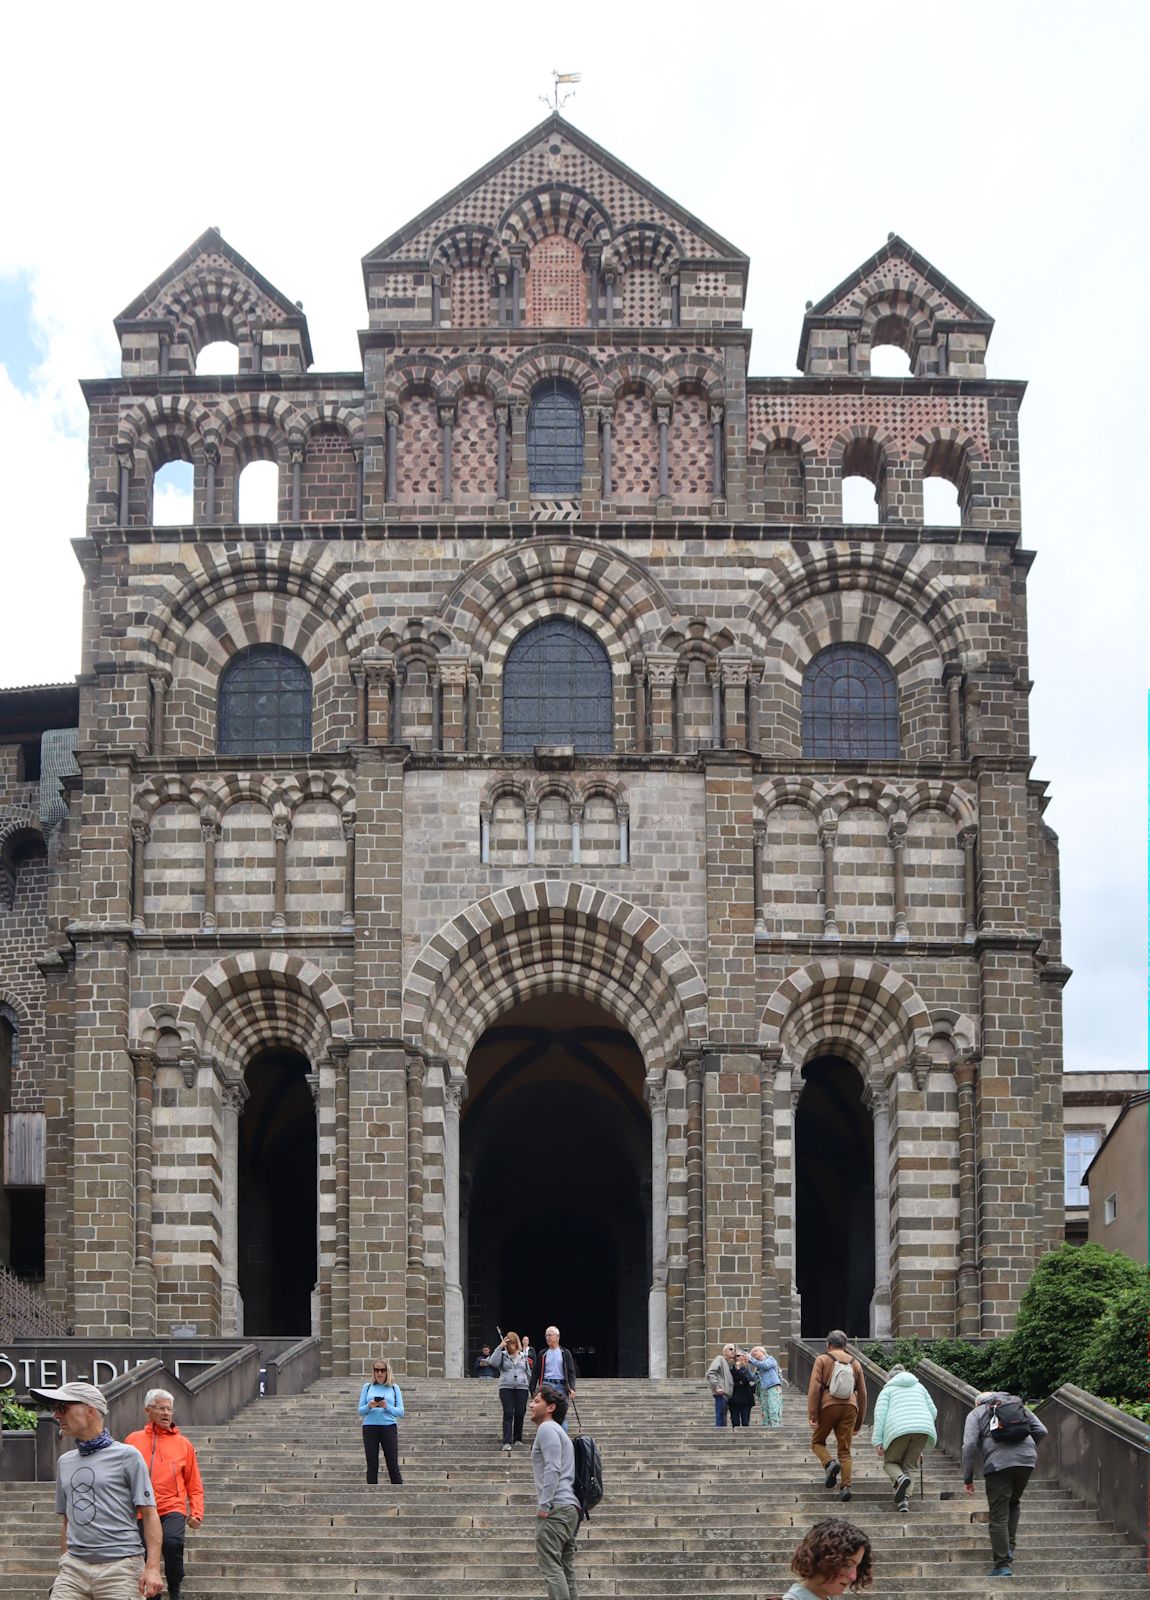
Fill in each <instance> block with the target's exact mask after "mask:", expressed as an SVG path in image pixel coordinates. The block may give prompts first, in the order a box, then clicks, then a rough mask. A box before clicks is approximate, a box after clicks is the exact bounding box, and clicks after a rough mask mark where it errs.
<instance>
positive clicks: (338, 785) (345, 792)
mask: <svg viewBox="0 0 1150 1600" xmlns="http://www.w3.org/2000/svg"><path fill="white" fill-rule="evenodd" d="M277 800H279V801H280V802H281V803H282V804H284V805H285V806H286V807H287V810H288V814H289V815H294V813H295V812H296V811H297V810H298V809H299V807H300V806H302V805H306V804H307V803H308V801H310V800H329V801H330V802H331V804H332V805H333V806H335V808H336V810H337V811H338V812H339V813H340V815H341V816H342V817H343V819H344V821H345V822H349V821H350V822H354V820H355V789H354V788H353V787H352V785H351V784H350V783H349V782H348V780H347V779H346V778H345V777H344V775H343V773H342V772H292V773H289V774H288V775H287V776H286V777H284V778H281V780H280V783H279V790H278V795H277Z"/></svg>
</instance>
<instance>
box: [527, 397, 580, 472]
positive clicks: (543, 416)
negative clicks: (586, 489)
mask: <svg viewBox="0 0 1150 1600" xmlns="http://www.w3.org/2000/svg"><path fill="white" fill-rule="evenodd" d="M527 476H528V478H529V480H530V483H531V495H532V498H533V499H537V500H538V499H548V500H554V499H570V498H571V496H572V495H578V494H579V493H580V492H581V490H582V487H583V406H582V402H581V401H580V399H579V395H578V393H577V392H576V390H575V389H574V388H573V387H572V385H571V384H569V383H564V382H563V380H562V379H561V378H551V379H549V380H548V381H547V382H546V383H541V384H540V385H539V387H538V388H537V389H536V390H535V393H534V394H533V395H532V397H531V410H530V413H529V414H528V418H527Z"/></svg>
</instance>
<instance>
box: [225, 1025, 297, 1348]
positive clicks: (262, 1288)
mask: <svg viewBox="0 0 1150 1600" xmlns="http://www.w3.org/2000/svg"><path fill="white" fill-rule="evenodd" d="M309 1071H310V1068H309V1066H308V1062H307V1059H306V1057H304V1056H301V1055H298V1054H297V1053H296V1052H295V1051H294V1050H266V1051H264V1052H263V1053H262V1054H260V1055H258V1056H256V1057H255V1058H254V1059H253V1060H252V1061H251V1063H250V1064H249V1066H248V1069H247V1072H246V1073H245V1075H244V1076H245V1079H246V1081H247V1086H248V1100H247V1103H246V1104H245V1106H244V1110H243V1115H242V1116H241V1118H240V1152H239V1153H240V1160H239V1168H240V1170H239V1207H240V1213H239V1251H240V1260H239V1278H240V1294H241V1296H242V1298H243V1302H244V1332H245V1333H257V1334H260V1333H263V1334H286V1333H292V1334H300V1335H303V1334H309V1333H311V1331H312V1316H311V1293H312V1288H313V1286H314V1284H315V1280H316V1131H315V1104H314V1102H313V1100H312V1095H311V1089H310V1088H309V1086H308V1083H307V1077H306V1074H307V1073H308V1072H309Z"/></svg>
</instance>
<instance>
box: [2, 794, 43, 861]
mask: <svg viewBox="0 0 1150 1600" xmlns="http://www.w3.org/2000/svg"><path fill="white" fill-rule="evenodd" d="M29 835H34V836H35V838H37V839H38V840H39V841H40V843H41V844H42V845H46V840H45V838H44V824H43V822H42V820H41V818H40V813H39V812H38V811H30V810H28V809H27V808H26V807H19V806H18V807H13V808H12V809H11V810H8V811H5V813H4V815H3V817H0V854H3V852H4V851H6V850H7V849H8V847H9V845H11V844H12V842H13V841H14V840H16V839H23V838H27V837H28V836H29Z"/></svg>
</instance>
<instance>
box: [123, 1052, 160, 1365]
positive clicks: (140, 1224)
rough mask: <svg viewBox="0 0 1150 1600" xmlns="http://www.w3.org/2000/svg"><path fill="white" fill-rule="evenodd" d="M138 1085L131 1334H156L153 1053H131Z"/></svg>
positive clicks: (144, 1336) (147, 1336)
mask: <svg viewBox="0 0 1150 1600" xmlns="http://www.w3.org/2000/svg"><path fill="white" fill-rule="evenodd" d="M129 1054H130V1055H131V1058H132V1068H133V1072H134V1074H135V1084H136V1258H135V1262H134V1264H133V1267H132V1332H133V1334H134V1335H135V1336H136V1338H149V1337H151V1336H153V1335H154V1334H155V1332H156V1269H155V1267H154V1265H153V1263H152V1161H153V1140H152V1108H153V1104H154V1100H155V1078H156V1057H155V1053H154V1051H151V1050H132V1051H129Z"/></svg>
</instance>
